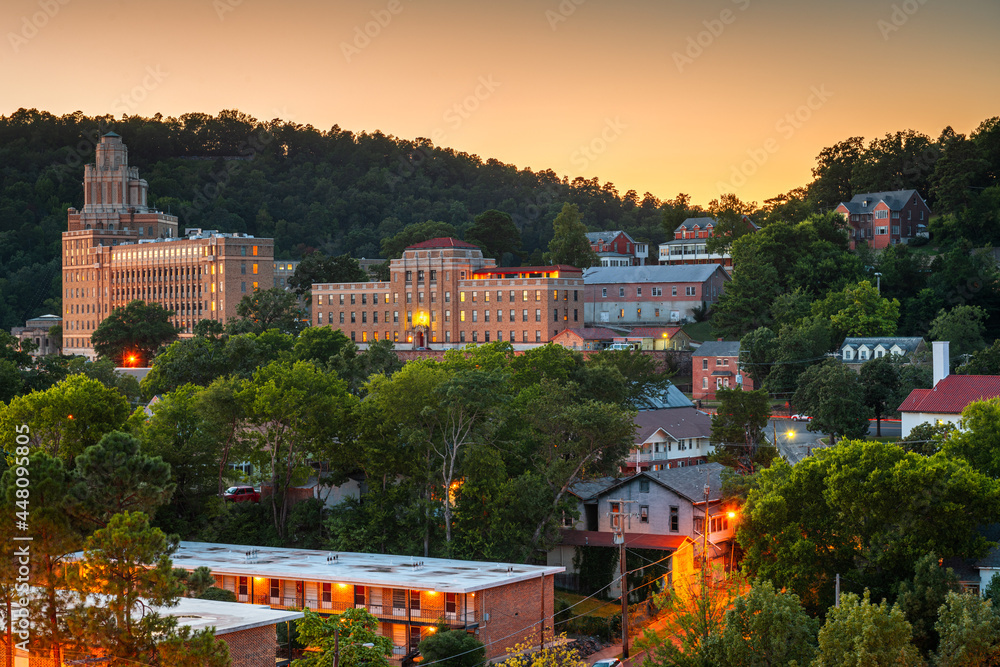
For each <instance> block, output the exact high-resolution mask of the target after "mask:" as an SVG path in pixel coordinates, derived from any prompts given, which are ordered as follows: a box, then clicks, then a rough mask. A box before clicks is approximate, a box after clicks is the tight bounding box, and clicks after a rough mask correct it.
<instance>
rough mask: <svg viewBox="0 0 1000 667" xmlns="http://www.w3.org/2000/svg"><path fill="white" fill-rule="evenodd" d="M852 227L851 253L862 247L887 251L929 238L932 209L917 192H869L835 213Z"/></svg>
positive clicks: (860, 195)
mask: <svg viewBox="0 0 1000 667" xmlns="http://www.w3.org/2000/svg"><path fill="white" fill-rule="evenodd" d="M834 210H835V211H836V212H837V213H840V214H841V215H842V216H844V219H845V220H846V221H847V223H848V225H849V226H850V229H851V232H850V244H851V250H854V249H855V248H856V247H857V246H858V244H859V243H867V244H868V245H869V246H871V247H872V248H876V249H878V248H887V247H889V246H890V245H895V244H897V243H909V242H910V241H912V240H913V239H915V238H917V237H918V236H926V234H927V222H928V221H929V220H930V218H931V209H930V207H928V206H927V202H925V201H924V199H923V197H921V196H920V194H919V193H918V192H917V191H916V190H893V191H890V192H866V193H864V194H859V195H854V197H852V198H851V201H848V202H841V203H840V204H839V205H838V206H837V208H836V209H834Z"/></svg>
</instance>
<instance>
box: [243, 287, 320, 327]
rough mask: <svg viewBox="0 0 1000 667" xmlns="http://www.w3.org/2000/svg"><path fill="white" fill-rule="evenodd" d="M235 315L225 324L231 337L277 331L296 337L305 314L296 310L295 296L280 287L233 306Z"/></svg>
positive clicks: (254, 294) (255, 293) (297, 305)
mask: <svg viewBox="0 0 1000 667" xmlns="http://www.w3.org/2000/svg"><path fill="white" fill-rule="evenodd" d="M236 314H237V316H238V317H236V318H230V320H229V322H227V323H226V329H227V330H228V331H229V332H230V333H236V334H240V333H255V334H262V333H264V332H265V331H267V330H268V329H277V330H278V331H280V332H281V333H285V334H292V335H295V334H297V333H299V332H300V331H302V329H304V328H305V327H306V322H305V311H304V310H302V308H300V307H299V302H298V298H297V297H296V295H295V293H294V292H287V291H285V290H283V289H281V288H280V287H272V288H271V289H265V290H254V291H253V293H251V294H247V295H246V296H245V297H243V298H242V299H240V302H239V303H238V304H236Z"/></svg>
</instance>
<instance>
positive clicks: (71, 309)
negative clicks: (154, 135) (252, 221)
mask: <svg viewBox="0 0 1000 667" xmlns="http://www.w3.org/2000/svg"><path fill="white" fill-rule="evenodd" d="M83 187H84V206H83V209H81V210H79V211H78V210H76V209H74V208H71V209H69V212H68V216H67V217H68V220H67V223H68V228H67V231H65V232H63V235H62V237H63V238H62V253H63V255H62V265H63V272H62V279H63V353H64V354H81V355H84V356H87V357H91V358H93V357H94V356H95V354H94V349H93V346H92V344H91V340H90V337H91V335H92V334H93V332H94V330H95V329H96V328H97V326H98V325H99V324H100V323H101V321H102V320H103V319H104V318H106V317H107V316H108V315H109V314H110V313H111V311H112V310H114V309H115V308H117V307H119V306H124V305H126V304H128V303H129V302H130V301H133V300H135V299H139V300H141V301H146V302H149V303H158V304H161V305H163V306H164V307H166V308H168V309H170V310H173V311H174V313H175V315H174V317H173V320H172V321H173V324H174V325H175V326H178V327H181V328H182V329H184V330H185V331H190V330H191V328H192V327H193V326H194V325H195V324H196V323H197V322H198V321H199V320H201V319H212V320H218V321H221V322H224V321H225V320H227V319H228V318H230V317H235V315H236V304H237V303H239V301H240V299H241V298H242V297H243V296H244V295H245V294H246V293H247V292H249V291H252V290H254V289H257V288H258V287H262V288H263V289H268V288H270V287H272V286H273V283H274V279H273V273H274V262H273V260H274V242H273V240H272V239H255V238H253V237H252V236H247V235H245V234H220V233H218V232H216V231H213V230H205V231H204V232H203V231H202V230H200V229H195V230H188V234H187V235H186V236H184V237H179V236H178V229H177V218H176V216H172V215H167V214H165V213H162V212H160V211H157V210H154V209H152V208H150V207H149V206H148V204H147V201H146V190H147V186H146V181H144V180H142V179H140V178H139V172H138V169H137V168H136V167H129V166H128V150H127V148H126V147H125V145H124V144H123V143H122V140H121V137H119V136H118V135H117V134H115V133H114V132H109V133H108V134H106V135H104V136H103V137H101V142H100V144H98V146H97V158H96V161H95V163H94V164H88V165H86V167H85V170H84V183H83Z"/></svg>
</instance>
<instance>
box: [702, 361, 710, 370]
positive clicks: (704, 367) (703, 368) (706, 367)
mask: <svg viewBox="0 0 1000 667" xmlns="http://www.w3.org/2000/svg"><path fill="white" fill-rule="evenodd" d="M701 370H703V371H707V370H708V359H702V360H701Z"/></svg>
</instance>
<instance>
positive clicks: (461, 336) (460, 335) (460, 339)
mask: <svg viewBox="0 0 1000 667" xmlns="http://www.w3.org/2000/svg"><path fill="white" fill-rule="evenodd" d="M458 342H459V343H464V342H465V332H464V331H459V332H458Z"/></svg>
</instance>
